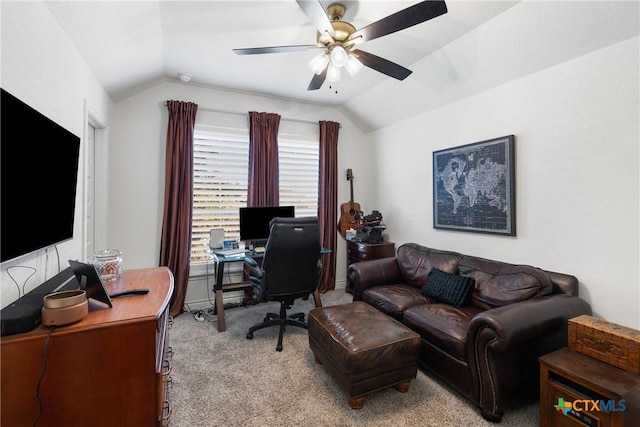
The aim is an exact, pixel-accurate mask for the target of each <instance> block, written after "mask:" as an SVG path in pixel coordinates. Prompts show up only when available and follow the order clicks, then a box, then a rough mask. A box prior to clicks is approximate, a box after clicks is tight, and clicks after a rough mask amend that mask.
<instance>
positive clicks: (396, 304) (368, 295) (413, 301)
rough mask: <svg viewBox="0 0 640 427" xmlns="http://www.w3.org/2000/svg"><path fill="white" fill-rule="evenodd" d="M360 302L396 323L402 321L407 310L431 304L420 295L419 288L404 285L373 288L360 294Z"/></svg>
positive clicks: (429, 300)
mask: <svg viewBox="0 0 640 427" xmlns="http://www.w3.org/2000/svg"><path fill="white" fill-rule="evenodd" d="M362 301H364V302H366V303H367V304H369V305H372V306H373V307H375V308H377V309H378V310H380V311H381V312H383V313H384V314H386V315H388V316H391V317H393V318H394V319H396V320H398V321H402V313H403V312H404V311H405V310H406V309H407V308H409V307H412V306H414V305H417V304H426V303H430V302H433V301H432V300H431V299H429V298H428V297H426V296H425V295H422V294H421V293H420V288H416V287H415V286H411V285H406V284H396V285H383V286H373V287H371V288H369V289H366V290H365V291H364V292H363V293H362Z"/></svg>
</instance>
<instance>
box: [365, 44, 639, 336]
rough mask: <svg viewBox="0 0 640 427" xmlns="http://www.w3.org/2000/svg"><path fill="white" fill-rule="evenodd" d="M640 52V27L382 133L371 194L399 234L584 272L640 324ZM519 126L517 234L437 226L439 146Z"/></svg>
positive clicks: (595, 289)
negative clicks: (637, 33) (639, 31)
mask: <svg viewBox="0 0 640 427" xmlns="http://www.w3.org/2000/svg"><path fill="white" fill-rule="evenodd" d="M480 36H482V34H480V35H479V37H480ZM450 48H454V47H450ZM638 52H639V42H638V37H635V38H633V39H630V40H628V41H625V42H621V43H618V44H615V45H613V46H610V47H607V48H604V49H601V50H597V51H595V52H593V53H590V54H587V55H584V56H581V57H579V58H577V59H574V60H571V61H568V62H566V63H564V64H561V65H558V66H554V67H552V68H549V69H546V70H543V71H540V72H537V73H535V74H532V75H529V76H527V77H524V78H520V79H518V80H515V81H512V82H510V83H507V84H504V85H502V86H499V87H496V88H495V89H491V90H488V91H485V92H483V93H480V94H477V95H473V96H469V97H468V98H466V99H463V100H461V101H458V102H455V103H452V104H450V105H447V106H445V107H442V108H439V109H436V110H434V111H431V112H426V113H424V114H421V115H418V116H416V117H412V118H410V119H406V120H405V121H403V122H400V123H397V124H395V125H393V126H388V127H386V128H384V129H382V130H380V131H377V132H374V133H372V134H371V135H370V136H371V138H372V140H373V141H372V144H373V145H374V147H375V155H374V156H373V158H374V160H375V163H374V164H373V167H372V168H371V169H370V170H369V171H368V172H367V175H368V176H369V178H370V179H371V181H372V183H371V185H369V187H368V190H369V193H368V194H367V198H368V200H369V201H370V203H372V204H375V205H376V206H377V207H378V208H379V209H380V210H381V212H382V213H383V214H384V216H385V221H386V224H387V232H388V234H389V236H390V238H391V240H392V241H395V242H396V243H397V244H401V243H405V242H417V243H421V244H424V245H426V246H431V247H435V248H441V249H451V250H455V251H459V252H462V253H466V254H471V255H477V256H481V257H486V258H492V259H497V260H503V261H507V262H512V263H524V264H530V265H535V266H538V267H541V268H544V269H547V270H555V271H558V272H563V273H568V274H573V275H575V276H576V277H577V278H578V279H579V280H580V295H581V296H582V297H584V298H585V299H586V300H587V301H589V302H590V303H591V305H592V308H593V311H594V314H595V315H597V316H600V317H603V318H605V319H606V320H609V321H612V322H615V323H620V324H624V325H627V326H630V327H634V328H637V327H638V326H639V325H640V296H639V287H640V285H639V278H638V277H639V276H638V274H639V272H640V271H639V269H640V267H639V257H640V253H639V250H638V246H639V233H640V228H639V218H640V211H639V206H638V201H639V198H638V196H639V191H640V190H639V185H638V181H639V179H638V178H639V177H638V171H639V148H638V147H639V140H640V132H639V122H638V118H639V116H640V110H639V96H638V95H639V90H640V89H639V83H638V75H639V66H638ZM445 54H446V52H445ZM508 134H514V135H515V137H516V146H515V152H516V220H517V236H516V237H504V236H492V235H485V234H475V233H465V232H454V231H445V230H435V229H434V228H433V208H432V152H433V151H435V150H439V149H443V148H449V147H455V146H459V145H463V144H468V143H473V142H478V141H483V140H486V139H491V138H494V137H500V136H504V135H508Z"/></svg>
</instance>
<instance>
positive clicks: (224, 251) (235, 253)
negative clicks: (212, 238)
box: [213, 248, 245, 256]
mask: <svg viewBox="0 0 640 427" xmlns="http://www.w3.org/2000/svg"><path fill="white" fill-rule="evenodd" d="M244 252H245V251H244V249H239V248H232V249H216V250H214V251H213V253H214V254H216V255H218V256H238V255H244Z"/></svg>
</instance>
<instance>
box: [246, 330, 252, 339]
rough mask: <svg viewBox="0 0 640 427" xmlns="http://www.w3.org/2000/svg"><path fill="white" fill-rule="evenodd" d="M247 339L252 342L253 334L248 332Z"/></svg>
mask: <svg viewBox="0 0 640 427" xmlns="http://www.w3.org/2000/svg"><path fill="white" fill-rule="evenodd" d="M247 339H248V340H252V339H253V332H249V333H248V334H247Z"/></svg>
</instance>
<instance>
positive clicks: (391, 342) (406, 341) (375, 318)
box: [308, 301, 420, 409]
mask: <svg viewBox="0 0 640 427" xmlns="http://www.w3.org/2000/svg"><path fill="white" fill-rule="evenodd" d="M308 322H309V347H310V348H311V350H312V351H313V353H314V356H315V360H316V362H317V363H321V364H323V365H324V366H325V367H326V368H327V370H328V371H329V372H330V373H331V375H332V376H333V377H334V378H335V379H336V381H337V382H338V384H340V386H341V387H343V388H344V389H345V390H346V392H347V396H348V399H349V405H350V406H351V407H352V408H353V409H360V408H362V406H363V405H364V400H365V395H366V394H367V393H371V392H373V391H376V390H381V389H384V388H386V387H391V386H393V387H395V388H396V389H397V390H398V391H401V392H403V393H404V392H406V391H408V390H409V384H410V381H411V380H412V379H414V378H415V377H416V374H417V371H418V354H419V353H420V336H419V335H418V334H417V333H415V332H413V331H412V330H411V329H409V328H407V327H406V326H404V325H403V324H402V323H400V322H398V321H397V320H395V319H393V318H391V317H389V316H387V315H385V314H384V313H382V312H380V311H378V310H376V309H375V308H373V307H372V306H370V305H369V304H366V303H364V302H362V301H356V302H351V303H347V304H340V305H334V306H329V307H318V308H314V309H312V310H311V311H310V312H309V317H308Z"/></svg>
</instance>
